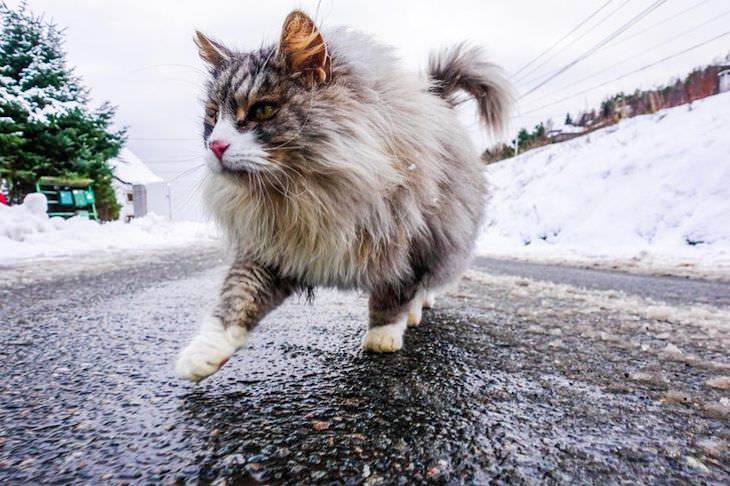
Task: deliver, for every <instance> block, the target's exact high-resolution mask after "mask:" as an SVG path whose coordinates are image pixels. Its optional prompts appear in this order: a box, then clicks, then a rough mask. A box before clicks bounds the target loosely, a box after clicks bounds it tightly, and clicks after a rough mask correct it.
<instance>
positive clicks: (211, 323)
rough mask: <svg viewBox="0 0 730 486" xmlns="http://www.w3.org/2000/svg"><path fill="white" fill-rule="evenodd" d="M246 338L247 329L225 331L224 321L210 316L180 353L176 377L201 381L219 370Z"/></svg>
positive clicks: (176, 366)
mask: <svg viewBox="0 0 730 486" xmlns="http://www.w3.org/2000/svg"><path fill="white" fill-rule="evenodd" d="M245 339H246V330H245V329H243V328H235V329H224V327H223V323H222V322H221V321H220V319H217V318H215V317H209V318H207V319H206V320H205V321H203V325H202V326H201V328H200V332H199V333H198V334H197V335H196V336H195V337H194V338H193V340H192V341H191V342H190V344H188V345H187V347H185V349H183V350H182V351H181V352H180V356H179V357H178V360H177V363H176V365H175V374H176V375H177V376H178V377H179V378H182V379H184V380H189V381H194V382H199V381H201V380H203V379H205V378H207V377H209V376H210V375H212V374H213V373H215V372H216V371H218V370H219V369H220V368H221V366H223V365H224V364H225V363H226V361H228V359H229V358H230V357H231V355H233V353H234V352H235V351H236V349H238V348H239V347H241V346H242V345H243V343H244V342H245Z"/></svg>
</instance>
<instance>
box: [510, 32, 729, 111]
mask: <svg viewBox="0 0 730 486" xmlns="http://www.w3.org/2000/svg"><path fill="white" fill-rule="evenodd" d="M728 35H730V30H729V31H727V32H723V33H722V34H720V35H716V36H715V37H713V38H711V39H708V40H706V41H704V42H700V43H699V44H695V45H693V46H691V47H688V48H686V49H683V50H681V51H679V52H676V53H674V54H672V55H670V56H666V57H663V58H662V59H659V60H658V61H655V62H652V63H651V64H646V65H644V66H642V67H640V68H638V69H635V70H633V71H631V72H628V73H626V74H622V75H621V76H619V77H617V78H614V79H610V80H608V81H604V82H602V83H600V84H597V85H595V86H591V87H590V88H587V89H584V90H582V91H578V92H577V93H573V94H572V95H570V96H566V97H565V98H562V99H559V100H557V101H553V102H552V103H547V104H545V105H542V106H540V107H538V108H535V109H533V110H530V111H526V112H525V113H521V114H520V115H521V116H525V115H529V114H532V113H535V112H537V111H540V110H543V109H545V108H549V107H551V106H554V105H557V104H559V103H562V102H564V101H569V100H572V99H574V98H575V97H576V96H579V95H582V94H585V93H589V92H591V91H593V90H595V89H598V88H602V87H604V86H606V85H607V84H611V83H613V82H615V81H620V80H622V79H624V78H627V77H629V76H633V75H634V74H638V73H640V72H642V71H646V70H647V69H649V68H652V67H654V66H657V65H659V64H661V63H663V62H666V61H669V60H672V59H674V58H675V57H679V56H681V55H682V54H686V53H688V52H691V51H693V50H695V49H699V48H700V47H702V46H705V45H707V44H710V43H711V42H714V41H716V40H718V39H721V38H723V37H727V36H728Z"/></svg>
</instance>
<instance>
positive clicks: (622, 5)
mask: <svg viewBox="0 0 730 486" xmlns="http://www.w3.org/2000/svg"><path fill="white" fill-rule="evenodd" d="M630 1H631V0H624V2H623V3H622V4H621V5H619V6H618V7H616V8H615V9H613V10H611V11H610V12H608V14H607V15H605V16H604V17H603V18H601V19H600V20H599V21H598V22H596V23H595V24H593V25H592V26H591V27H590V28H589V29H588V30H586V31H585V32H583V33H582V34H580V35H579V36H578V37H576V38H575V39H573V40H572V41H570V42H569V43H568V44H567V45H565V46H563V48H562V50H561V51H558V52H556V53H555V54H553V55H552V56H550V57H548V58H547V59H545V60H544V61H543V62H541V63H540V64H539V65H537V66H535V67H533V68H532V69H530V70H529V71H528V72H526V73H525V74H523V75H522V76H520V77H519V78H517V81H518V82H525V78H527V76H529V75H531V74H532V73H536V72H539V71H540V69H541V68H542V67H543V66H545V65H546V64H547V63H549V62H550V61H552V60H553V59H555V58H556V57H557V56H559V55H560V54H561V53H563V52H565V51H567V50H568V48H570V47H571V46H573V45H574V44H576V43H577V42H578V41H580V40H581V39H583V38H585V36H587V35H588V34H590V33H591V32H594V31H595V29H596V28H597V27H598V26H599V25H601V24H603V23H604V22H606V20H608V19H609V18H611V17H613V14H615V13H616V12H618V11H619V10H621V9H622V8H624V7H625V6H626V5H627V4H628V3H629V2H630ZM532 82H533V79H530V80H529V81H527V82H526V84H531V83H532Z"/></svg>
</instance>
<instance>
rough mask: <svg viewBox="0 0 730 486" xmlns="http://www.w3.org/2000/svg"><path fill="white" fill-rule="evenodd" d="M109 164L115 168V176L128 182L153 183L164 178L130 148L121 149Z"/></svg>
mask: <svg viewBox="0 0 730 486" xmlns="http://www.w3.org/2000/svg"><path fill="white" fill-rule="evenodd" d="M109 165H111V166H112V167H113V168H114V176H115V177H117V178H118V179H120V180H121V181H122V182H124V183H126V184H152V183H155V182H162V178H161V177H158V176H157V175H155V174H154V173H153V172H152V171H151V170H150V168H149V167H147V166H146V165H145V163H144V162H142V161H141V160H140V159H139V157H137V156H136V155H135V154H134V153H132V151H131V150H129V149H128V148H123V149H122V150H120V151H119V155H118V156H117V157H115V158H113V159H111V160H109Z"/></svg>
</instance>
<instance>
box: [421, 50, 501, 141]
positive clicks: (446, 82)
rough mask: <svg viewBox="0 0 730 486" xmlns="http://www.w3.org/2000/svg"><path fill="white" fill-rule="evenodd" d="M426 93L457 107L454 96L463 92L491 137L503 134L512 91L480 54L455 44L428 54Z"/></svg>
mask: <svg viewBox="0 0 730 486" xmlns="http://www.w3.org/2000/svg"><path fill="white" fill-rule="evenodd" d="M428 75H429V77H430V78H431V88H430V91H431V92H432V93H433V94H435V95H437V96H440V97H441V98H443V99H445V100H446V101H448V102H449V103H450V104H451V105H452V106H456V105H457V104H459V103H460V100H459V99H458V98H457V95H456V93H457V92H458V91H459V90H462V91H465V92H466V93H467V94H469V95H471V96H472V97H473V98H474V100H475V101H476V104H477V108H478V112H479V118H480V119H481V121H482V122H483V123H484V124H485V125H486V126H487V128H489V129H490V130H491V131H492V133H494V134H496V135H500V134H501V133H503V131H504V130H505V128H506V126H507V122H508V121H509V113H510V109H511V106H512V102H513V95H512V87H511V85H510V83H509V81H507V78H506V77H505V75H504V72H503V71H502V69H501V68H500V67H499V66H497V65H496V64H493V63H491V62H488V61H486V59H485V55H484V51H483V50H482V49H480V48H478V47H474V46H469V45H467V44H464V43H462V44H458V45H456V46H454V47H450V48H448V49H444V50H442V51H440V52H438V53H434V54H431V56H430V57H429V60H428Z"/></svg>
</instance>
